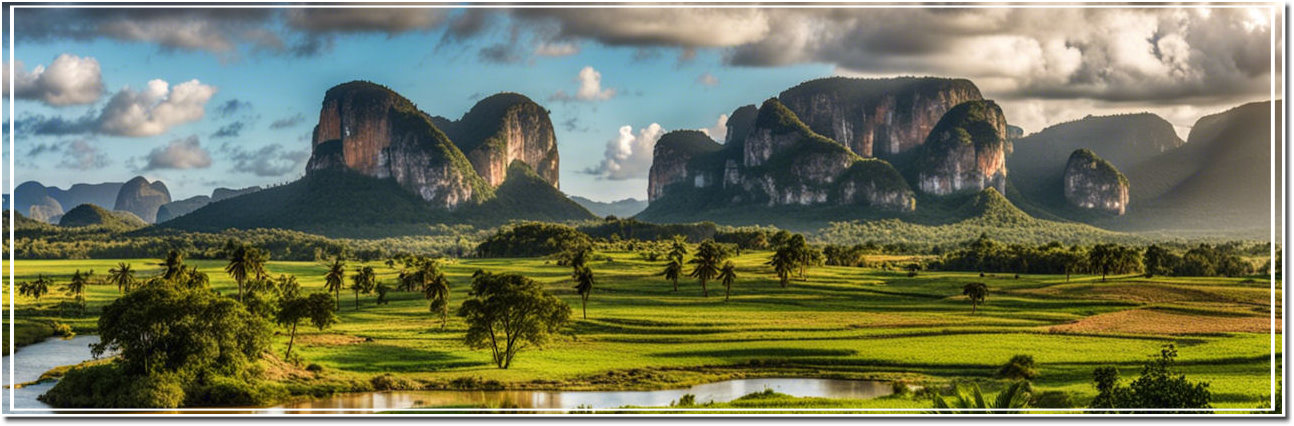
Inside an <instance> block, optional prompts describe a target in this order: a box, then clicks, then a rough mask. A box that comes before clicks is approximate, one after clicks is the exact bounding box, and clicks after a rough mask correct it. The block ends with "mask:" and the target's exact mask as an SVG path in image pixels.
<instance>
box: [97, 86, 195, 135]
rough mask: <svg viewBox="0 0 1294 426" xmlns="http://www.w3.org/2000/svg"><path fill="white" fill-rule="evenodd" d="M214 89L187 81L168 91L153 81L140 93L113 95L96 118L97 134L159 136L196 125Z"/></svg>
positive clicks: (120, 92) (130, 92)
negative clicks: (97, 118) (186, 126)
mask: <svg viewBox="0 0 1294 426" xmlns="http://www.w3.org/2000/svg"><path fill="white" fill-rule="evenodd" d="M215 94H216V88H215V87H213V86H208V85H205V84H202V83H201V82H199V81H198V80H189V81H186V82H184V83H180V84H177V85H175V87H170V85H169V84H167V83H166V81H163V80H152V81H149V82H148V87H147V88H146V89H144V90H142V91H138V92H137V91H134V90H132V89H131V88H129V87H126V88H124V89H122V90H121V91H119V92H117V94H115V95H112V98H111V99H109V100H108V105H107V106H105V107H104V109H103V112H102V113H101V114H100V115H99V120H98V121H99V131H101V132H103V133H106V134H110V135H117V136H153V135H159V134H162V133H164V132H166V131H167V130H169V129H170V128H171V127H172V126H175V125H178V124H184V123H189V122H193V121H197V120H198V119H200V118H202V116H203V115H204V114H205V113H206V104H207V101H209V100H210V99H211V96H212V95H215Z"/></svg>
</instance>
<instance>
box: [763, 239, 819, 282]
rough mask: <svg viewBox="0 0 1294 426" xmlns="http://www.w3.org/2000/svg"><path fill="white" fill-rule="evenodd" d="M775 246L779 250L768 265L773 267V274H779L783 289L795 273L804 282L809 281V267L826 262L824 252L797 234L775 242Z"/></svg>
mask: <svg viewBox="0 0 1294 426" xmlns="http://www.w3.org/2000/svg"><path fill="white" fill-rule="evenodd" d="M774 246H775V247H777V248H776V250H774V251H773V256H772V258H770V259H769V260H768V263H767V265H769V266H772V267H773V273H775V274H777V279H778V282H780V283H781V284H782V287H786V285H787V283H788V282H789V281H790V278H791V275H792V274H794V273H798V274H799V275H800V279H802V280H803V279H807V278H808V269H809V267H811V266H817V265H821V264H822V262H823V261H824V256H823V252H822V250H819V249H817V248H816V247H813V246H811V245H809V244H808V243H807V242H806V241H805V240H804V235H800V234H795V235H790V236H789V237H788V238H786V239H785V240H780V239H779V241H775V242H774Z"/></svg>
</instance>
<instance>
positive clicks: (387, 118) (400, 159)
mask: <svg viewBox="0 0 1294 426" xmlns="http://www.w3.org/2000/svg"><path fill="white" fill-rule="evenodd" d="M312 145H313V148H314V149H313V152H312V153H311V157H310V161H309V163H307V165H306V173H307V174H309V173H313V172H317V171H320V170H325V169H337V168H342V167H344V168H347V169H350V170H354V171H356V172H359V173H360V174H362V175H365V176H371V177H375V178H378V179H388V178H389V179H393V180H394V181H395V182H397V183H398V184H399V185H400V186H401V187H403V188H405V189H406V190H408V191H410V192H412V193H414V194H417V195H418V196H419V197H421V198H422V199H423V200H425V201H427V202H429V203H430V204H431V205H433V206H436V207H440V208H446V209H454V208H457V207H458V206H459V205H461V204H463V203H468V202H482V201H484V200H487V199H489V198H490V197H492V196H493V191H492V188H491V187H490V185H489V184H488V183H486V182H485V181H484V180H483V179H481V177H480V176H478V175H477V174H476V172H475V170H473V168H472V165H471V163H470V162H468V160H467V158H466V157H465V156H464V155H463V153H462V152H461V151H459V149H458V147H457V146H455V145H454V144H453V142H451V141H450V139H449V137H448V136H446V135H445V134H444V133H443V132H441V130H440V129H438V128H436V126H434V125H433V124H432V119H431V117H429V116H427V115H426V114H424V113H422V112H421V111H419V110H418V109H417V107H415V106H414V105H413V103H412V102H410V101H409V100H408V99H405V98H404V97H403V96H400V95H399V94H397V93H395V92H394V91H391V90H390V89H387V88H386V87H383V86H379V85H377V84H373V83H369V82H362V81H355V82H350V83H345V84H342V85H338V86H336V87H333V88H332V89H329V90H328V92H327V93H326V94H325V95H324V101H323V106H322V108H321V109H320V112H319V124H318V125H316V126H315V129H314V137H313V141H312Z"/></svg>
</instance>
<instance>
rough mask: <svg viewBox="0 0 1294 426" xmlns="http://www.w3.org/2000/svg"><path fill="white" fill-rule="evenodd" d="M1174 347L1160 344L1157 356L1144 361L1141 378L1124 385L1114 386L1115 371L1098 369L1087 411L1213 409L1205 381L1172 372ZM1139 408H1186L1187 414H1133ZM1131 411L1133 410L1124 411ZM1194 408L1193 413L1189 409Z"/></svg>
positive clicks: (1116, 381) (1210, 394)
mask: <svg viewBox="0 0 1294 426" xmlns="http://www.w3.org/2000/svg"><path fill="white" fill-rule="evenodd" d="M1176 358H1177V348H1176V347H1175V346H1174V345H1172V344H1167V345H1164V346H1163V348H1162V349H1161V350H1160V352H1159V355H1158V356H1156V357H1153V358H1152V359H1151V360H1150V361H1148V362H1146V364H1145V365H1144V366H1142V368H1141V376H1140V377H1138V378H1137V379H1136V380H1134V381H1132V383H1131V384H1129V385H1128V386H1126V387H1125V386H1122V385H1120V384H1119V383H1118V380H1119V372H1118V370H1116V369H1114V368H1113V367H1101V368H1098V369H1096V370H1095V371H1094V372H1093V378H1094V381H1095V382H1096V389H1097V396H1096V398H1095V399H1093V400H1092V403H1091V404H1090V406H1091V408H1107V409H1116V410H1119V411H1114V412H1120V413H1134V414H1198V413H1208V412H1209V411H1208V410H1201V409H1208V408H1213V406H1212V403H1211V401H1212V399H1213V394H1212V393H1211V392H1210V391H1209V383H1208V382H1192V381H1190V380H1187V379H1186V375H1184V374H1180V373H1178V372H1177V371H1175V370H1174V368H1173V367H1174V363H1175V361H1176ZM1140 408H1156V409H1165V408H1167V409H1187V410H1188V411H1172V410H1169V411H1137V410H1135V409H1140ZM1128 409H1133V410H1130V411H1129V410H1128ZM1190 409H1194V410H1190Z"/></svg>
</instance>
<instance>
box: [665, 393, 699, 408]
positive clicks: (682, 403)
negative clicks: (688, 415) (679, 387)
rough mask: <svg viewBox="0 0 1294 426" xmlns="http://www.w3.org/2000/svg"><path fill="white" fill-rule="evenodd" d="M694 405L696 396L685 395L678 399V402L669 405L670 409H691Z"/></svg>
mask: <svg viewBox="0 0 1294 426" xmlns="http://www.w3.org/2000/svg"><path fill="white" fill-rule="evenodd" d="M694 405H696V395H693V394H690V393H685V394H683V396H680V397H678V401H674V402H671V403H669V406H671V407H691V406H694Z"/></svg>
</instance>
